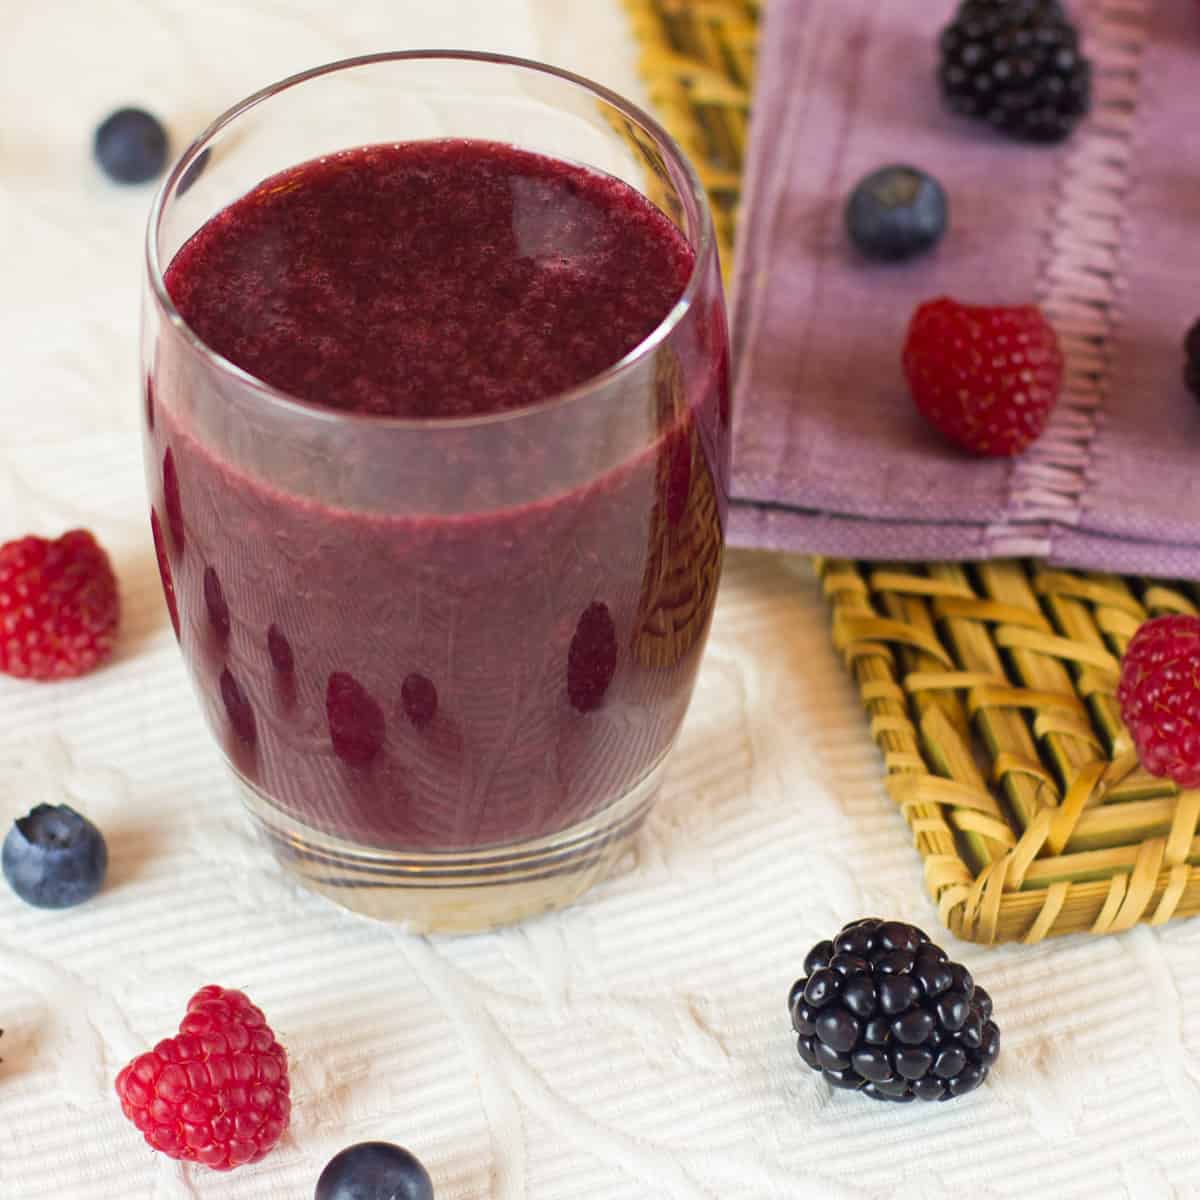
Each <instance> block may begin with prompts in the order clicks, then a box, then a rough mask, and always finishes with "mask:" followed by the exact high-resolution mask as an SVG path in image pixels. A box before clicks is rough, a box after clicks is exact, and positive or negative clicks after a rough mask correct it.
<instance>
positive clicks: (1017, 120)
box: [938, 0, 1092, 142]
mask: <svg viewBox="0 0 1200 1200" xmlns="http://www.w3.org/2000/svg"><path fill="white" fill-rule="evenodd" d="M938 82H939V83H940V84H941V89H942V96H943V97H944V99H945V101H946V103H947V105H948V106H949V107H950V108H951V109H953V111H954V112H956V113H960V114H962V115H963V116H965V117H973V118H975V119H977V120H980V121H986V122H987V123H988V124H989V125H991V126H992V127H993V128H995V129H997V130H999V131H1000V132H1001V133H1005V134H1008V135H1009V136H1010V137H1014V138H1020V139H1023V140H1025V141H1032V142H1060V141H1062V140H1063V138H1065V137H1066V136H1067V135H1068V134H1069V133H1070V132H1071V131H1072V130H1073V129H1074V128H1075V126H1076V125H1077V124H1078V123H1079V121H1080V119H1081V118H1082V117H1084V116H1085V115H1086V114H1087V112H1088V109H1089V108H1090V107H1091V90H1092V66H1091V63H1090V62H1089V61H1088V59H1086V58H1084V57H1083V55H1082V54H1081V53H1080V52H1079V34H1078V33H1077V31H1076V29H1075V26H1074V25H1072V24H1071V22H1070V20H1069V19H1068V17H1067V14H1066V12H1065V11H1064V10H1063V7H1062V5H1061V4H1060V3H1059V0H963V2H962V3H961V4H960V5H959V7H958V12H957V13H956V15H955V17H954V20H953V21H952V22H951V23H950V24H949V25H947V26H946V28H945V29H943V30H942V35H941V65H940V67H939V69H938Z"/></svg>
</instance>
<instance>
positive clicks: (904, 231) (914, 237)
mask: <svg viewBox="0 0 1200 1200" xmlns="http://www.w3.org/2000/svg"><path fill="white" fill-rule="evenodd" d="M948 222H949V208H948V205H947V202H946V193H945V191H943V190H942V185H941V184H940V183H938V181H937V180H936V179H934V178H933V177H932V176H931V175H927V174H926V173H925V172H924V171H920V170H918V169H917V168H916V167H906V166H890V167H881V168H880V169H879V170H878V171H872V172H871V174H870V175H868V176H867V177H866V178H865V179H863V180H862V182H861V183H859V185H858V186H857V187H856V188H855V189H854V191H853V192H851V193H850V199H849V200H848V201H847V202H846V230H847V232H848V233H849V234H850V240H851V241H852V242H853V243H854V244H855V246H857V247H858V249H859V250H860V251H861V252H862V253H863V254H864V255H866V257H867V258H873V259H882V260H884V261H887V262H898V261H900V260H902V259H906V258H913V257H915V256H916V255H918V254H923V253H924V252H925V251H926V250H929V249H931V248H932V247H933V246H935V245H937V243H938V242H939V241H941V239H942V235H943V234H944V233H945V232H946V225H947V224H948Z"/></svg>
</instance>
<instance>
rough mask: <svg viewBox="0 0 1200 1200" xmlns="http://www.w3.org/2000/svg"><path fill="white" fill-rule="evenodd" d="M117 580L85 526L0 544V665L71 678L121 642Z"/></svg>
mask: <svg viewBox="0 0 1200 1200" xmlns="http://www.w3.org/2000/svg"><path fill="white" fill-rule="evenodd" d="M120 611H121V604H120V597H119V596H118V595H117V579H116V576H115V575H114V574H113V569H112V564H111V563H110V562H109V561H108V555H107V554H105V552H104V551H103V550H102V549H101V548H100V546H99V545H98V544H97V542H96V539H95V538H94V537H92V535H91V534H90V533H88V532H87V531H86V530H84V529H73V530H71V532H70V533H64V534H63V535H62V537H60V538H59V539H58V540H57V541H54V542H52V541H48V540H47V539H46V538H40V537H23V538H20V539H18V540H17V541H15V542H5V543H4V545H2V546H0V671H3V672H4V673H5V674H7V675H17V676H20V677H22V678H27V679H69V678H71V677H72V676H75V675H82V674H84V673H85V672H86V671H90V670H92V668H93V667H97V666H99V665H100V663H102V662H103V661H104V660H105V659H106V658H107V657H108V656H109V655H110V654H111V653H112V649H113V646H114V645H116V641H117V622H118V620H119V619H120Z"/></svg>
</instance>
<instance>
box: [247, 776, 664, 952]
mask: <svg viewBox="0 0 1200 1200" xmlns="http://www.w3.org/2000/svg"><path fill="white" fill-rule="evenodd" d="M665 763H666V755H664V756H663V757H662V758H660V759H659V761H658V762H657V763H656V764H655V765H654V767H652V768H651V769H650V771H649V772H648V773H647V774H646V775H645V776H643V777H642V780H641V781H640V782H639V783H638V784H637V785H636V786H635V787H634V788H633V789H632V790H631V791H629V792H627V793H626V794H625V795H624V796H622V797H621V799H620V800H618V801H616V802H614V803H613V804H610V805H609V806H608V807H607V808H605V809H604V810H603V811H602V812H600V813H598V814H596V815H595V816H593V817H591V818H589V819H588V820H587V821H583V822H580V823H579V824H578V825H573V826H571V827H570V828H568V829H564V830H562V831H561V832H559V833H556V834H553V835H552V836H550V837H545V838H539V839H538V840H537V841H531V842H518V843H512V844H509V845H506V846H494V847H486V848H482V849H477V850H462V851H455V852H441V853H431V854H420V853H414V852H408V851H403V850H372V849H371V848H369V847H366V846H360V845H357V844H355V843H353V842H346V841H342V840H341V839H340V838H337V837H333V836H331V835H330V834H327V833H322V832H320V831H319V830H316V829H312V828H310V827H309V826H307V825H304V824H303V823H301V822H300V821H297V820H295V819H294V818H293V817H290V816H288V815H287V814H286V813H284V812H282V811H280V809H278V808H277V807H276V806H275V805H274V804H272V802H271V801H270V800H269V799H268V798H267V797H266V796H265V795H264V794H263V793H262V792H261V791H259V790H258V788H256V787H255V786H254V785H253V784H252V783H250V782H249V781H248V780H247V779H245V778H243V777H242V776H241V775H239V774H238V773H237V772H234V779H235V780H236V782H237V784H238V788H239V791H240V793H241V796H242V800H243V802H244V803H245V805H246V807H247V808H248V809H249V810H250V814H251V815H252V816H253V817H254V820H255V823H256V824H257V825H258V827H259V829H260V831H261V832H262V834H263V835H264V836H265V838H266V840H267V843H268V844H269V845H270V847H271V849H272V851H273V852H274V854H275V857H276V858H277V859H279V861H280V862H281V863H282V864H283V865H284V866H285V867H286V868H287V869H288V870H289V871H290V872H291V873H292V874H293V875H294V876H295V877H296V878H297V879H298V880H299V881H300V882H301V883H302V884H304V885H305V886H306V887H308V888H311V889H312V890H313V891H315V892H320V893H321V895H323V896H327V897H329V899H331V900H333V901H335V902H336V903H338V904H340V905H342V906H343V907H345V908H348V909H351V910H352V911H354V912H356V913H361V914H362V915H363V916H368V917H375V918H377V919H380V920H384V921H395V922H397V923H399V924H401V925H403V926H404V927H405V928H406V930H407V931H408V932H411V933H479V932H481V931H483V930H487V929H493V928H495V927H496V926H498V925H509V924H512V923H514V922H516V921H523V920H524V919H525V918H527V917H532V916H536V915H538V914H539V913H544V912H549V911H552V910H554V909H558V908H563V907H565V906H566V905H568V904H570V903H571V902H572V901H574V900H576V899H578V898H579V897H580V896H581V895H582V894H583V893H584V892H586V891H587V890H588V888H590V887H591V886H592V885H593V884H595V883H598V882H599V881H600V880H601V879H603V878H605V877H606V876H607V875H608V874H610V873H611V871H612V870H613V868H614V867H615V866H616V865H617V863H618V862H619V861H620V860H621V858H622V857H623V856H624V855H625V854H626V853H627V851H628V850H629V849H630V846H631V844H632V842H633V839H634V837H635V836H636V834H637V831H638V829H639V828H640V826H641V824H642V822H643V821H644V820H645V818H646V813H647V812H648V811H649V809H650V805H651V803H652V802H653V800H654V797H655V794H656V793H657V792H658V789H659V786H660V784H661V783H662V776H663V772H664V769H665Z"/></svg>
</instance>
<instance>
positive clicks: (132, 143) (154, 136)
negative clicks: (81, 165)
mask: <svg viewBox="0 0 1200 1200" xmlns="http://www.w3.org/2000/svg"><path fill="white" fill-rule="evenodd" d="M93 149H94V151H95V155H96V161H97V162H98V163H99V164H100V166H101V169H102V170H103V171H104V173H105V174H106V175H107V176H108V177H109V178H110V179H114V180H116V182H117V183H146V182H147V181H149V180H151V179H153V178H155V176H157V175H159V174H161V172H162V169H163V167H164V166H166V163H167V131H166V130H165V129H164V128H163V127H162V124H161V123H160V122H159V120H158V118H157V117H153V116H151V115H150V113H148V112H145V111H144V110H143V109H140V108H119V109H117V111H116V112H115V113H113V114H112V116H110V117H106V118H105V119H104V121H102V122H101V124H100V127H99V128H98V129H97V130H96V138H95V142H94V143H93Z"/></svg>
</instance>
